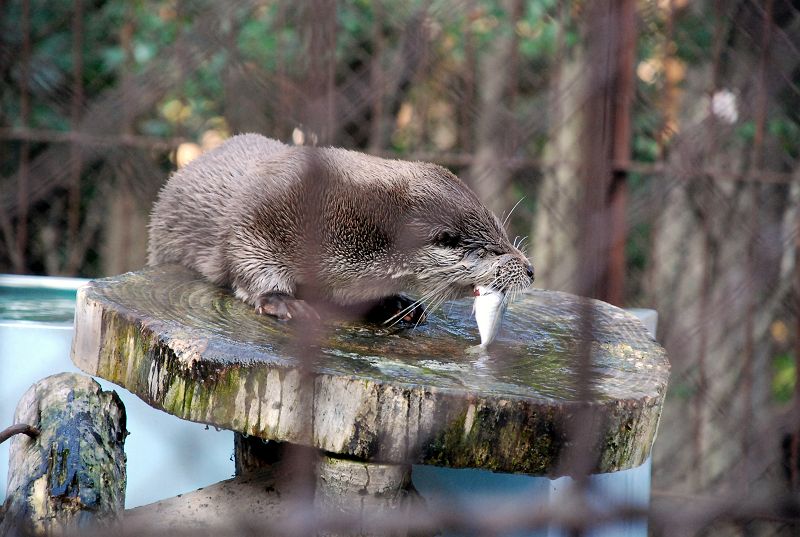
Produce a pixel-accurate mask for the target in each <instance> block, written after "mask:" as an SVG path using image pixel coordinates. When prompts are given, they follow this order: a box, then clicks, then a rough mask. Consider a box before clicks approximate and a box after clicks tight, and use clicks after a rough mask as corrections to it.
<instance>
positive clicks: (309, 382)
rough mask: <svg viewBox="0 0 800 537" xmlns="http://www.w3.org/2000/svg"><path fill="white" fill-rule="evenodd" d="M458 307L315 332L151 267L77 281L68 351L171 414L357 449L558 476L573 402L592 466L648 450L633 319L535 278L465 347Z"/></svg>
mask: <svg viewBox="0 0 800 537" xmlns="http://www.w3.org/2000/svg"><path fill="white" fill-rule="evenodd" d="M471 309H472V301H471V300H462V301H455V302H453V303H450V304H445V305H444V306H443V307H442V308H441V309H440V310H438V311H436V312H433V314H432V315H430V317H429V320H428V322H427V323H426V324H424V325H420V326H418V327H417V328H416V329H411V328H398V327H393V328H386V327H381V326H375V325H368V324H364V323H359V322H328V323H326V324H325V325H324V326H323V329H322V330H320V331H319V334H316V333H313V332H314V331H309V329H308V327H307V326H304V325H302V324H299V323H294V324H293V323H285V322H279V321H276V320H273V319H271V318H267V317H262V316H259V315H257V314H255V312H254V311H252V308H250V307H248V306H247V305H245V304H243V303H242V302H240V301H239V300H237V299H236V298H234V297H233V296H232V295H231V293H230V292H229V291H228V290H225V289H222V288H219V287H215V286H214V285H211V284H209V283H207V282H206V281H204V280H203V279H202V278H201V277H200V276H199V275H197V274H195V273H193V272H191V271H188V270H186V269H183V268H181V267H177V266H162V267H156V268H148V269H145V270H143V271H140V272H135V273H128V274H123V275H121V276H117V277H113V278H108V279H103V280H98V281H94V282H91V283H89V284H88V285H87V286H85V287H83V288H82V289H80V290H79V292H78V303H77V311H76V317H75V336H74V340H73V348H72V359H73V361H74V363H75V364H76V365H77V366H78V367H80V368H81V369H82V370H84V371H85V372H87V373H89V374H91V375H97V376H100V377H102V378H104V379H107V380H110V381H112V382H114V383H116V384H118V385H120V386H123V387H125V388H127V389H128V390H130V391H131V392H133V393H135V394H137V395H139V396H140V397H141V398H142V399H144V400H145V401H147V402H148V403H149V404H151V405H152V406H154V407H156V408H160V409H162V410H164V411H166V412H168V413H171V414H174V415H176V416H178V417H181V418H184V419H189V420H193V421H198V422H202V423H208V424H211V425H214V426H216V427H221V428H225V429H230V430H233V431H236V432H239V433H244V434H247V435H252V436H257V437H260V438H264V439H269V440H275V441H280V442H290V443H294V444H300V445H304V446H310V447H314V448H318V449H319V450H322V451H324V452H326V453H327V454H328V455H334V456H336V455H338V456H342V457H346V458H354V459H357V460H361V461H370V462H376V463H377V462H380V463H396V464H403V465H408V464H411V463H420V464H433V465H440V466H448V467H470V468H483V469H488V470H494V471H500V472H509V473H513V472H519V473H526V474H531V475H549V476H555V475H559V473H562V472H563V467H562V466H560V465H559V464H558V462H559V456H560V455H562V454H563V452H564V449H565V447H566V446H567V445H568V441H567V437H568V431H570V430H572V428H571V427H572V425H573V423H574V420H576V419H579V418H578V416H579V413H578V412H577V411H578V409H584V410H585V411H588V412H590V414H591V423H592V424H593V428H594V429H595V430H596V432H597V435H596V438H597V441H596V445H595V451H596V461H595V464H594V471H596V472H612V471H617V470H623V469H628V468H633V467H636V466H638V465H640V464H641V463H643V462H644V461H645V460H646V459H647V457H648V455H649V453H650V448H651V446H652V443H653V440H654V437H655V434H656V429H657V425H658V420H659V416H660V412H661V406H662V403H663V399H664V394H665V391H666V385H667V380H668V377H669V363H668V361H667V357H666V355H665V352H664V350H663V349H662V348H661V347H660V346H659V345H658V344H657V343H655V342H654V341H653V340H652V339H651V337H650V336H649V335H648V333H647V331H646V330H645V328H644V327H643V326H642V325H641V323H640V322H639V321H638V320H637V319H635V318H634V317H632V316H631V315H629V314H627V313H625V312H624V311H623V310H621V309H619V308H616V307H613V306H611V305H609V304H606V303H603V302H599V301H586V300H583V299H580V298H578V297H576V296H573V295H569V294H565V293H559V292H552V291H543V290H532V291H530V292H528V293H524V294H522V295H520V296H518V297H517V299H516V300H515V301H514V302H513V303H512V304H511V306H510V307H509V310H508V313H507V315H506V318H505V321H504V325H503V329H502V330H501V333H500V336H499V338H498V341H497V344H496V346H495V347H494V348H490V349H489V350H488V351H484V352H480V351H479V352H475V350H474V349H473V348H472V347H473V346H474V345H476V344H477V343H478V334H477V328H476V326H475V322H474V319H473V318H472V316H471ZM585 311H589V312H590V313H591V315H590V317H591V319H592V331H591V334H590V335H587V337H586V338H585V339H581V333H582V331H581V326H582V324H581V322H582V313H583V312H585ZM310 332H312V333H310ZM317 336H318V337H317ZM586 349H590V351H591V359H592V368H591V372H590V379H589V383H590V392H591V398H590V400H589V401H588V402H587V403H586V404H584V403H582V402H581V401H579V400H578V399H579V397H578V386H577V379H578V375H577V371H578V362H579V357H580V355H581V354H580V353H581V352H584V351H585V350H586ZM587 409H588V410H587ZM580 415H581V418H580V419H582V420H585V417H586V414H585V412H582V413H580ZM581 423H585V422H584V421H581Z"/></svg>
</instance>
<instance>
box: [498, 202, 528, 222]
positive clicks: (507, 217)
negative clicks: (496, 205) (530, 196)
mask: <svg viewBox="0 0 800 537" xmlns="http://www.w3.org/2000/svg"><path fill="white" fill-rule="evenodd" d="M524 199H525V196H522V197H521V198H520V199H519V201H518V202H517V203H515V204H514V206H513V207H511V210H510V211H508V214H507V215H506V217H505V218H504V219H503V227H506V222H508V219H509V218H511V213H513V212H514V209H516V208H517V206H518V205H519V204H520V203H522V200H524Z"/></svg>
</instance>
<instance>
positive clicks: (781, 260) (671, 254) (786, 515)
mask: <svg viewBox="0 0 800 537" xmlns="http://www.w3.org/2000/svg"><path fill="white" fill-rule="evenodd" d="M0 27H2V32H0V76H1V77H2V80H3V83H2V85H0V102H2V106H0V172H1V174H0V232H2V234H1V235H0V272H14V273H34V274H47V275H80V276H88V277H93V276H103V275H111V274H116V273H120V272H124V271H126V270H133V269H137V268H140V267H142V266H143V265H144V263H145V257H146V240H147V232H146V225H147V220H148V212H149V209H150V206H151V204H152V203H153V201H154V199H155V196H156V195H157V192H158V190H159V188H160V187H161V185H162V184H163V183H164V181H165V180H166V178H167V177H168V175H169V173H170V172H171V171H172V170H174V169H175V168H176V167H180V166H183V165H185V164H186V163H187V162H189V161H190V160H191V159H192V158H194V157H196V156H197V155H199V154H201V153H202V152H204V151H207V150H209V149H210V148H213V147H215V146H217V145H219V144H220V143H221V142H222V141H223V140H225V139H226V138H227V137H229V136H231V135H233V134H236V133H242V132H259V133H262V134H265V135H268V136H271V137H274V138H276V139H280V140H283V141H286V142H293V143H295V144H305V145H333V146H340V147H346V148H352V149H355V150H358V151H362V152H367V153H371V154H375V155H379V156H383V157H393V158H402V159H407V160H422V161H432V162H436V163H439V164H442V165H444V166H446V167H448V168H450V169H451V170H452V171H453V172H455V173H456V174H457V175H459V176H460V177H461V178H463V179H464V180H465V181H466V182H467V183H468V184H469V185H470V186H471V187H472V188H473V189H474V190H475V191H476V193H477V194H478V195H479V197H480V198H481V199H482V200H483V201H484V202H485V203H486V204H487V205H488V206H489V207H490V208H492V209H493V210H495V211H496V212H497V213H498V214H507V213H508V211H510V210H511V208H512V207H513V206H515V205H516V209H515V210H514V212H513V214H511V216H510V218H509V228H510V233H509V235H510V236H511V237H512V238H514V236H519V237H522V236H527V237H528V238H527V240H526V242H525V244H526V245H527V246H526V248H527V254H528V255H529V256H530V257H531V259H532V260H533V263H534V265H535V266H536V269H537V284H538V285H540V286H542V287H547V288H553V289H560V290H566V291H571V292H578V293H581V294H588V295H593V296H597V297H600V298H605V299H607V300H610V301H612V302H614V303H616V304H618V305H621V306H643V307H652V308H655V309H657V310H658V312H659V316H660V322H659V334H658V339H659V341H660V342H661V343H662V344H663V345H664V346H665V347H666V348H667V351H668V353H669V355H670V357H671V361H672V366H673V370H672V371H673V372H672V378H671V384H670V389H669V393H668V396H667V400H666V405H665V408H664V412H663V416H662V421H661V425H660V434H659V436H658V439H657V442H656V445H655V448H654V463H653V491H652V494H653V500H652V506H651V509H650V510H649V512H647V513H646V515H647V516H649V518H650V521H651V532H652V533H653V534H657V535H796V534H797V532H798V531H800V529H798V528H799V527H800V526H798V511H797V508H798V504H797V493H798V489H799V488H800V437H799V436H798V434H800V412H799V411H800V397H799V396H798V393H800V392H799V391H798V390H800V383H798V382H797V376H798V362H800V336H799V335H798V333H799V332H800V295H799V291H798V290H800V265H799V264H798V262H799V258H798V256H799V255H800V254H799V253H798V252H800V160H798V157H800V142H799V141H800V5H798V3H797V2H795V1H790V0H763V1H759V0H713V1H712V0H698V1H695V2H688V1H687V0H657V1H656V0H648V1H640V2H633V1H630V0H602V1H598V2H589V1H573V2H566V1H565V2H560V1H557V0H462V1H456V0H446V1H445V0H442V1H435V0H414V1H410V2H402V3H395V2H385V1H380V0H378V1H373V2H367V1H361V0H339V1H328V0H309V1H307V2H288V1H284V0H276V1H266V0H236V1H232V2H206V1H187V0H169V1H153V0H138V1H135V2H117V1H97V2H85V1H84V0H75V1H73V2H66V1H55V2H52V1H48V2H44V1H41V0H6V1H4V2H2V9H0ZM518 202H519V203H518ZM579 503H580V502H578V501H577V500H576V506H577V505H579ZM583 507H584V508H586V509H588V510H587V511H586V512H585V514H586V516H585V518H583V519H580V518H579V519H580V520H584V521H585V522H586V524H589V525H591V524H590V523H591V522H592V521H594V520H595V519H596V518H597V517H598V516H600V515H598V514H597V513H596V512H593V511H591V509H589V508H588V507H587V506H585V505H584V506H583ZM523 509H524V508H523ZM525 513H527V515H526V514H525ZM537 513H539V512H538V511H537ZM448 516H449V517H451V519H452V517H453V515H452V513H450V514H447V513H443V514H441V519H442V520H440V522H442V521H444V522H447V520H451V519H448ZM526 516H528V517H529V518H530V517H533V518H536V516H540V518H541V520H539V519H536V520H533V521H531V520H527V519H525V517H526ZM564 516H565V515H564V514H563V513H561V514H559V513H549V514H548V513H544V512H543V513H540V514H535V515H532V514H530V512H528V511H525V510H523V511H520V512H519V513H518V517H517V518H514V517H513V516H512V517H511V520H512V522H510V523H509V527H513V521H514V520H517V522H519V521H520V520H522V522H520V523H523V522H525V523H531V524H534V525H535V523H541V522H542V521H545V522H547V521H552V520H561V522H564V523H569V524H572V525H573V529H574V530H575V532H576V533H575V534H580V533H581V532H582V531H584V530H586V529H587V527H588V526H586V525H582V524H579V523H577V522H576V521H575V520H572V519H570V520H566V519H564ZM618 516H621V517H625V516H631V513H625V512H620V513H618ZM559 517H561V518H559ZM486 520H489V518H486ZM537 521H538V522H537ZM451 522H452V520H451ZM462 522H463V521H462ZM467 522H472V523H474V524H476V525H475V526H473V529H474V530H475V531H477V532H478V533H480V532H485V533H491V531H490V529H491V528H490V527H488V526H487V525H486V523H481V520H480V517H479V516H475V517H471V518H468V519H467ZM467 522H463V524H467ZM484 522H485V521H484ZM248 523H249V522H248V521H243V522H242V527H241V528H239V529H242V530H244V529H248V528H249V529H250V530H256V529H257V528H258V526H257V525H254V526H248ZM453 523H454V524H455V522H453ZM459 524H462V523H459ZM420 525H424V521H422V522H420ZM456 525H457V526H458V524H456ZM458 527H459V528H461V529H462V530H468V529H469V526H468V525H467V526H464V527H462V526H458ZM506 529H508V528H506ZM502 531H504V530H503V529H502V528H499V529H498V530H497V532H498V533H502ZM254 532H255V531H254Z"/></svg>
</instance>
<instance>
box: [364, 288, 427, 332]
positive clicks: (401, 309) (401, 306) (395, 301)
mask: <svg viewBox="0 0 800 537" xmlns="http://www.w3.org/2000/svg"><path fill="white" fill-rule="evenodd" d="M415 303H416V300H414V299H412V298H411V297H408V296H406V295H393V296H387V297H385V298H382V299H381V300H380V301H379V302H378V303H377V304H375V305H374V306H373V307H372V308H371V309H370V310H369V312H367V316H366V317H367V320H369V321H373V322H376V323H394V322H404V323H409V324H414V325H416V324H420V323H424V322H425V320H426V319H427V315H425V307H424V306H423V305H422V304H416V305H414V304H415ZM412 306H413V307H412Z"/></svg>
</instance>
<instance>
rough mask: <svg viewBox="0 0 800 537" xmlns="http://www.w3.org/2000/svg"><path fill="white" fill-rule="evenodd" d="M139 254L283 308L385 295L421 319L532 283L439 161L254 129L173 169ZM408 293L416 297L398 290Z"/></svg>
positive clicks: (289, 311) (265, 307) (268, 307)
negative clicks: (468, 299) (425, 311)
mask: <svg viewBox="0 0 800 537" xmlns="http://www.w3.org/2000/svg"><path fill="white" fill-rule="evenodd" d="M148 262H149V264H150V265H155V264H159V263H180V264H182V265H184V266H186V267H189V268H191V269H194V270H196V271H198V272H199V273H201V274H202V275H204V276H205V277H206V278H208V279H209V280H211V281H212V282H214V283H216V284H219V285H224V286H228V287H231V288H232V289H233V290H234V292H235V294H236V296H237V297H239V298H240V299H242V300H243V301H245V302H247V303H248V304H251V305H253V306H255V308H256V310H257V311H258V312H259V313H262V314H268V315H273V316H276V317H279V318H283V319H289V318H292V317H298V316H304V317H315V316H316V312H315V309H314V308H313V307H312V306H310V305H309V303H308V302H307V301H317V302H325V303H333V304H337V305H340V306H349V305H354V304H363V303H368V302H377V301H381V300H387V299H388V302H390V303H392V304H394V305H396V306H397V308H398V309H399V308H403V307H405V306H409V308H408V310H407V311H408V312H411V314H410V315H411V317H406V319H407V320H408V319H419V318H420V316H421V315H422V310H421V308H417V309H414V307H416V306H417V305H419V304H422V303H427V304H428V305H429V306H435V305H437V304H440V303H441V302H442V301H444V300H447V299H451V298H457V297H462V296H467V295H470V294H472V293H473V290H474V289H475V287H476V286H477V285H483V286H489V287H494V288H497V289H504V290H509V289H511V290H514V289H521V288H525V287H528V286H529V285H530V284H531V282H532V281H533V268H532V266H531V264H530V263H529V262H528V260H527V259H526V258H525V256H524V255H523V254H522V253H521V252H520V251H519V250H517V249H516V248H515V247H514V246H512V244H511V243H510V241H509V240H508V237H507V236H506V233H505V231H504V230H503V226H502V224H501V223H500V222H499V220H498V219H497V217H496V216H495V215H494V214H492V213H491V212H490V211H489V210H488V209H487V208H486V207H484V206H483V205H482V204H481V203H480V201H479V200H478V198H477V197H476V196H475V194H474V193H473V192H472V191H471V190H469V188H467V187H466V185H464V183H462V182H461V181H460V180H459V179H458V178H457V177H456V176H455V175H453V174H452V173H450V172H449V171H447V170H446V169H444V168H442V167H441V166H437V165H434V164H427V163H421V162H405V161H400V160H386V159H382V158H377V157H373V156H369V155H364V154H361V153H357V152H354V151H347V150H343V149H335V148H317V147H303V146H287V145H284V144H282V143H280V142H278V141H275V140H271V139H269V138H265V137H263V136H260V135H256V134H244V135H239V136H235V137H233V138H231V139H230V140H228V141H227V142H225V143H224V144H222V145H221V146H220V147H217V148H216V149H214V150H212V151H210V152H208V153H205V154H204V155H202V156H200V157H198V158H197V159H195V160H194V161H192V162H191V163H189V164H188V165H187V166H185V167H183V168H181V169H180V170H178V171H177V172H175V173H174V174H173V175H172V176H171V177H170V179H169V181H168V182H167V184H166V185H165V186H164V188H163V189H162V190H161V192H160V194H159V197H158V200H157V201H156V203H155V206H154V208H153V212H152V216H151V221H150V242H149V260H148ZM404 291H406V292H410V293H416V294H417V295H418V296H419V298H420V300H419V301H417V302H416V303H414V304H409V303H408V302H404V301H398V300H397V296H398V294H399V293H401V292H404ZM411 306H414V307H411ZM414 312H416V313H414ZM406 313H407V312H403V315H406Z"/></svg>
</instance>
